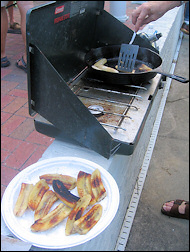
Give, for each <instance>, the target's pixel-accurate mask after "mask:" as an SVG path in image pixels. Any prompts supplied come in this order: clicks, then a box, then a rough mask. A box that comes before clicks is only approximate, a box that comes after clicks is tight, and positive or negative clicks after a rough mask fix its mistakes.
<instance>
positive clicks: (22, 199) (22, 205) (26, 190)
mask: <svg viewBox="0 0 190 252" xmlns="http://www.w3.org/2000/svg"><path fill="white" fill-rule="evenodd" d="M33 187H34V185H32V184H27V183H22V184H21V189H20V193H19V195H18V199H17V201H16V204H15V207H14V210H13V212H14V215H15V216H22V215H23V214H24V212H25V211H26V209H27V207H28V200H29V194H30V192H31V190H32V188H33Z"/></svg>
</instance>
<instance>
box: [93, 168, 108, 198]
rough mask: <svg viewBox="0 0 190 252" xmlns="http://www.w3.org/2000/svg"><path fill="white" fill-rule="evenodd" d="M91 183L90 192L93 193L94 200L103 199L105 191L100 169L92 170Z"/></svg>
mask: <svg viewBox="0 0 190 252" xmlns="http://www.w3.org/2000/svg"><path fill="white" fill-rule="evenodd" d="M91 183H92V192H93V194H94V197H95V199H96V201H97V202H98V201H101V200H102V199H104V198H105V197H106V195H107V193H106V189H105V187H104V185H103V182H102V179H101V174H100V171H99V170H98V169H96V170H95V171H93V173H92V175H91Z"/></svg>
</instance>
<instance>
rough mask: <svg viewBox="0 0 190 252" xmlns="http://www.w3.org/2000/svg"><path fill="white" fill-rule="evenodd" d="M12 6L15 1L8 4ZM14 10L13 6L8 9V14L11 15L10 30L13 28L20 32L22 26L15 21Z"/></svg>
mask: <svg viewBox="0 0 190 252" xmlns="http://www.w3.org/2000/svg"><path fill="white" fill-rule="evenodd" d="M11 4H13V1H10V2H9V3H8V6H9V5H11ZM13 9H14V7H13V6H11V7H9V8H7V10H8V13H9V21H10V28H12V29H14V30H18V29H20V25H19V24H18V23H17V22H16V21H15V19H14V13H13V12H14V11H13Z"/></svg>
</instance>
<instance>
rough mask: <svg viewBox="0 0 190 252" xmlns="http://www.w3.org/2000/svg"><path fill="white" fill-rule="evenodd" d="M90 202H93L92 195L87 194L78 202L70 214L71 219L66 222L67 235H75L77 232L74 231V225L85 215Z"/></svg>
mask: <svg viewBox="0 0 190 252" xmlns="http://www.w3.org/2000/svg"><path fill="white" fill-rule="evenodd" d="M90 200H91V195H90V194H86V195H84V196H83V197H82V198H80V199H79V200H78V201H77V203H76V205H75V207H74V208H73V210H72V211H71V212H70V214H69V217H68V219H67V222H66V228H65V234H66V235H71V234H73V233H75V230H74V229H73V224H74V222H75V221H76V220H78V219H79V218H80V217H81V216H82V215H83V213H84V211H85V209H86V208H87V206H88V205H89V203H90Z"/></svg>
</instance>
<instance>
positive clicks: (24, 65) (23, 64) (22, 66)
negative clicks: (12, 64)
mask: <svg viewBox="0 0 190 252" xmlns="http://www.w3.org/2000/svg"><path fill="white" fill-rule="evenodd" d="M20 61H21V62H22V65H19V62H20ZM16 66H17V67H18V68H20V69H22V70H24V71H25V73H27V64H26V62H25V61H24V59H23V56H22V58H21V59H19V60H17V62H16Z"/></svg>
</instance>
